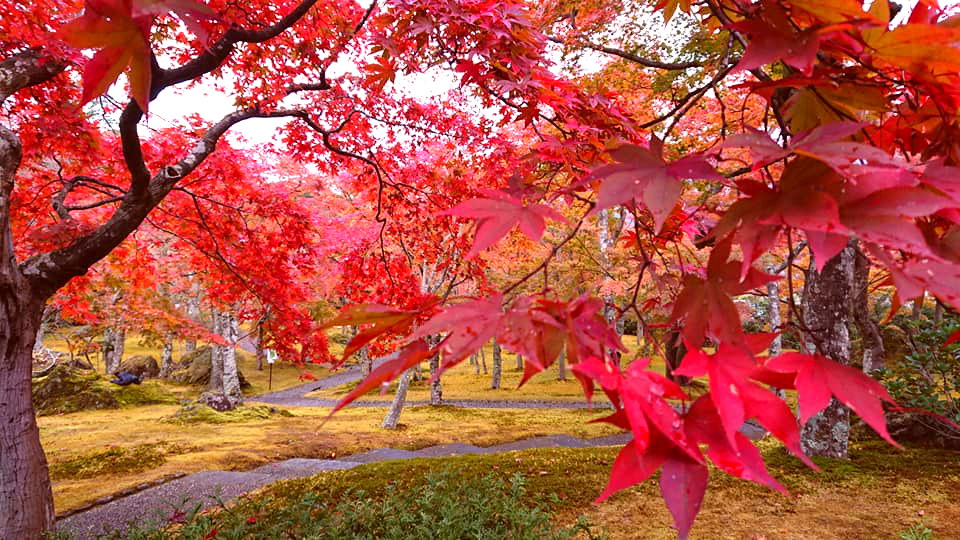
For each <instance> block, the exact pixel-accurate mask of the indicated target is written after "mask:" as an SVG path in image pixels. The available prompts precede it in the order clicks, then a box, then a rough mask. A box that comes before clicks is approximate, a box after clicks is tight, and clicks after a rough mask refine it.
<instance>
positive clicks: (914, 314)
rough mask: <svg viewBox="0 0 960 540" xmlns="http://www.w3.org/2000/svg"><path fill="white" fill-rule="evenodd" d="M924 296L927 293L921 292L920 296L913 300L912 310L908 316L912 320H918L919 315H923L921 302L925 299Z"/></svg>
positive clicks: (925, 296)
mask: <svg viewBox="0 0 960 540" xmlns="http://www.w3.org/2000/svg"><path fill="white" fill-rule="evenodd" d="M926 298H927V293H926V292H921V293H920V297H919V298H917V299H916V300H914V301H913V311H911V312H910V317H911V318H912V319H913V320H915V321H919V320H920V316H921V315H923V302H924V300H926Z"/></svg>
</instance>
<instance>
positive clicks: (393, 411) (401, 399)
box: [380, 368, 413, 429]
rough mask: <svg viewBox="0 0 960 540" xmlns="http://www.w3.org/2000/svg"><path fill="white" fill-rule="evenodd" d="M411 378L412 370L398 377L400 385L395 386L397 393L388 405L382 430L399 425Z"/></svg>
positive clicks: (381, 425)
mask: <svg viewBox="0 0 960 540" xmlns="http://www.w3.org/2000/svg"><path fill="white" fill-rule="evenodd" d="M411 377H413V368H410V369H408V370H406V371H404V372H403V375H402V376H401V377H400V384H398V385H397V393H396V394H394V396H393V403H391V404H390V410H389V411H388V412H387V417H386V418H384V419H383V423H382V424H380V427H382V428H384V429H397V426H398V425H399V423H400V413H401V412H403V405H404V403H406V401H407V389H408V388H410V378H411Z"/></svg>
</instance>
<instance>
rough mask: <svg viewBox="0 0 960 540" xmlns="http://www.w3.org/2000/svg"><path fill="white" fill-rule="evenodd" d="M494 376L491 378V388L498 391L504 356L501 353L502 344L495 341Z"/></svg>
mask: <svg viewBox="0 0 960 540" xmlns="http://www.w3.org/2000/svg"><path fill="white" fill-rule="evenodd" d="M492 371H493V374H492V377H491V378H490V388H491V389H493V390H497V389H498V388H500V374H501V373H502V372H503V354H502V352H501V351H500V344H499V343H497V340H493V370H492Z"/></svg>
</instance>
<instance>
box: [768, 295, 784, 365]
mask: <svg viewBox="0 0 960 540" xmlns="http://www.w3.org/2000/svg"><path fill="white" fill-rule="evenodd" d="M767 301H768V302H769V304H770V307H769V309H767V322H769V324H770V331H771V332H779V331H780V325H781V324H782V320H781V318H780V282H779V281H771V282H770V283H767ZM781 352H783V339H781V336H780V334H777V337H775V338H773V341H772V342H770V356H776V355H778V354H780V353H781Z"/></svg>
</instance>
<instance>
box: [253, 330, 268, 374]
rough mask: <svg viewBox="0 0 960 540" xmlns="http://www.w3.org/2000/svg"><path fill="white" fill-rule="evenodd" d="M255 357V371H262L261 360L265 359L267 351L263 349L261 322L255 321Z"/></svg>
mask: <svg viewBox="0 0 960 540" xmlns="http://www.w3.org/2000/svg"><path fill="white" fill-rule="evenodd" d="M255 354H256V358H257V371H263V362H264V361H265V360H266V359H267V353H266V351H264V349H263V323H262V322H258V323H257V346H256V349H255Z"/></svg>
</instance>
